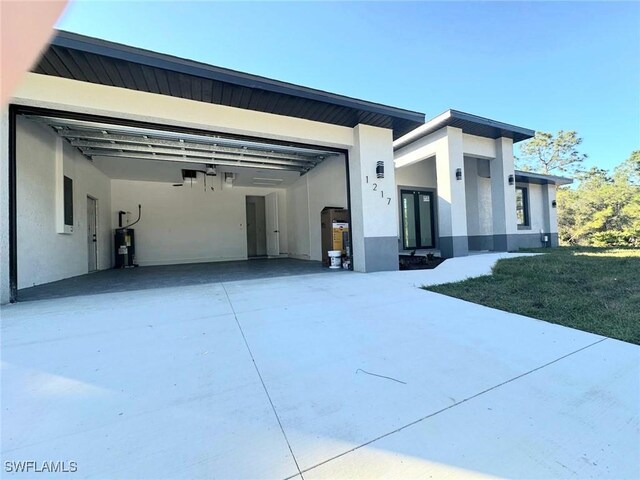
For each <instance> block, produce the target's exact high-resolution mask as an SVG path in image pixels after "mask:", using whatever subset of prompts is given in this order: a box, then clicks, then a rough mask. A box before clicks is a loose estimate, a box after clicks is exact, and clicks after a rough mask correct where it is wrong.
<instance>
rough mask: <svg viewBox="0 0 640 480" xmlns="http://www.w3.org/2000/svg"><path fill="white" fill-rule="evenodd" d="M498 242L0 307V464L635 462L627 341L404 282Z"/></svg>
mask: <svg viewBox="0 0 640 480" xmlns="http://www.w3.org/2000/svg"><path fill="white" fill-rule="evenodd" d="M502 256H508V255H507V254H504V255H499V254H490V255H481V256H473V257H467V258H460V259H453V260H448V261H447V262H445V263H444V264H443V265H441V266H440V267H438V268H437V269H436V270H433V271H418V272H386V273H377V274H366V275H363V274H357V273H351V272H337V273H324V274H315V275H303V276H298V277H284V278H276V279H269V280H249V281H237V282H230V283H222V284H221V283H215V284H208V285H193V286H184V287H178V288H164V289H155V290H143V291H138V292H128V293H127V292H124V293H123V292H120V293H109V294H103V295H91V296H84V297H73V298H63V299H54V300H44V301H38V302H27V303H21V304H18V305H13V306H8V307H5V308H3V309H2V405H1V409H2V410H1V412H2V454H1V457H2V468H3V472H5V471H6V469H7V468H8V467H11V468H15V467H17V465H16V463H7V462H19V461H34V462H36V466H35V467H33V465H32V468H39V469H42V467H43V465H44V462H46V461H48V462H56V461H59V462H62V461H63V462H66V463H65V467H67V468H68V467H69V465H70V463H69V462H75V465H76V466H77V472H75V473H70V474H69V475H68V476H69V477H71V478H149V479H157V478H221V479H227V478H228V479H234V478H270V479H271V478H273V479H278V478H280V479H284V478H301V477H303V478H305V479H316V478H317V479H319V478H327V479H339V478H431V477H433V478H463V477H464V478H472V477H509V478H536V479H540V478H595V477H597V478H616V479H625V478H629V479H632V478H638V477H640V466H639V465H640V451H639V445H640V433H639V430H640V420H639V416H640V415H639V413H640V412H639V410H640V371H639V369H640V367H639V366H640V348H639V347H637V346H634V345H631V344H626V343H623V342H619V341H616V340H612V339H607V338H604V337H600V336H597V335H592V334H588V333H584V332H580V331H577V330H572V329H568V328H564V327H559V326H555V325H551V324H548V323H545V322H541V321H537V320H533V319H530V318H526V317H521V316H518V315H513V314H508V313H504V312H500V311H496V310H492V309H489V308H486V307H481V306H478V305H474V304H470V303H466V302H463V301H460V300H455V299H452V298H448V297H444V296H441V295H438V294H435V293H431V292H425V291H423V290H420V289H418V288H416V286H418V285H421V284H424V283H439V282H441V281H449V280H455V279H460V278H464V277H466V276H467V275H479V274H483V273H488V271H489V269H490V267H491V266H492V264H493V263H494V262H495V261H496V259H497V258H499V257H502ZM6 476H7V478H11V476H10V475H6ZM33 476H34V474H33V470H31V473H28V474H16V475H15V477H16V478H32V477H33ZM51 476H52V477H53V478H65V476H66V475H65V474H61V473H55V474H51ZM46 477H47V475H46V474H38V475H37V478H46Z"/></svg>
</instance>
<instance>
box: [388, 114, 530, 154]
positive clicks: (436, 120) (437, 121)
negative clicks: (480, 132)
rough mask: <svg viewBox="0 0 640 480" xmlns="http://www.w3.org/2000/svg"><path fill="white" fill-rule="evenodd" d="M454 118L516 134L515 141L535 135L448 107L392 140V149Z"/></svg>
mask: <svg viewBox="0 0 640 480" xmlns="http://www.w3.org/2000/svg"><path fill="white" fill-rule="evenodd" d="M454 120H461V121H465V122H470V123H474V124H476V125H482V126H486V127H491V128H496V129H499V130H502V131H508V132H511V133H515V134H518V135H519V136H520V137H523V138H519V139H518V140H517V141H521V140H524V139H526V138H531V137H533V136H534V135H535V133H536V132H535V130H530V129H528V128H523V127H518V126H516V125H511V124H508V123H504V122H498V121H496V120H491V119H489V118H485V117H481V116H479V115H473V114H471V113H466V112H462V111H460V110H454V109H449V110H446V111H444V112H443V113H441V114H440V115H437V116H435V117H433V118H432V119H431V120H428V121H427V122H426V123H425V124H424V125H420V126H419V127H417V128H415V129H414V130H412V131H411V132H409V133H407V134H405V135H403V136H402V137H400V138H398V139H397V140H396V141H395V142H393V149H394V151H395V150H399V149H401V148H403V147H406V146H407V145H410V144H411V143H413V142H415V141H416V140H418V139H420V138H422V137H425V136H427V135H430V134H432V133H434V132H436V131H437V130H439V129H441V128H444V127H446V126H449V125H450V124H451V123H452V122H453V121H454Z"/></svg>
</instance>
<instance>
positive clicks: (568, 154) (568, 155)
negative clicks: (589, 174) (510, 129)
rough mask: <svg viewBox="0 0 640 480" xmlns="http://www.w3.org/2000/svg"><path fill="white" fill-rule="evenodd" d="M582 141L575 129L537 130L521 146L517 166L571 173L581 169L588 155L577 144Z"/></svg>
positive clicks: (546, 172)
mask: <svg viewBox="0 0 640 480" xmlns="http://www.w3.org/2000/svg"><path fill="white" fill-rule="evenodd" d="M581 143H582V138H580V137H578V134H577V133H576V132H575V131H573V130H572V131H569V132H565V131H564V130H560V131H558V133H557V134H555V135H554V134H553V133H547V132H536V134H535V136H534V137H533V138H532V139H530V140H529V141H527V142H526V143H524V144H522V145H521V146H520V153H521V155H522V156H521V157H519V158H517V159H516V160H517V166H518V168H520V169H522V170H530V171H534V172H539V173H545V174H550V173H570V174H575V173H576V172H578V171H580V167H581V164H582V162H584V160H585V159H586V158H587V155H586V154H584V153H580V152H579V151H578V149H577V146H578V145H580V144H581Z"/></svg>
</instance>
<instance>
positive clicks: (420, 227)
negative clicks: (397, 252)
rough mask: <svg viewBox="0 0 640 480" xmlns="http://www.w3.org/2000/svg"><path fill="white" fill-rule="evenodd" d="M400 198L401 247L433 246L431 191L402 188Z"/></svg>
mask: <svg viewBox="0 0 640 480" xmlns="http://www.w3.org/2000/svg"><path fill="white" fill-rule="evenodd" d="M400 198H401V201H402V246H403V248H404V249H405V250H412V249H417V248H434V247H435V232H434V215H433V207H434V205H433V193H432V192H420V191H408V190H402V191H401V192H400Z"/></svg>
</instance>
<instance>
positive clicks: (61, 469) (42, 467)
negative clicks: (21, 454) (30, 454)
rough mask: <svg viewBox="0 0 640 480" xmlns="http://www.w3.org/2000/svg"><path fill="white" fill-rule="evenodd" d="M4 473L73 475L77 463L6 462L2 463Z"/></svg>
mask: <svg viewBox="0 0 640 480" xmlns="http://www.w3.org/2000/svg"><path fill="white" fill-rule="evenodd" d="M4 471H5V472H6V473H74V472H77V471H78V462H74V461H68V462H65V461H60V460H56V461H51V460H45V461H44V462H38V461H35V460H19V461H12V460H8V461H6V462H4Z"/></svg>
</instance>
